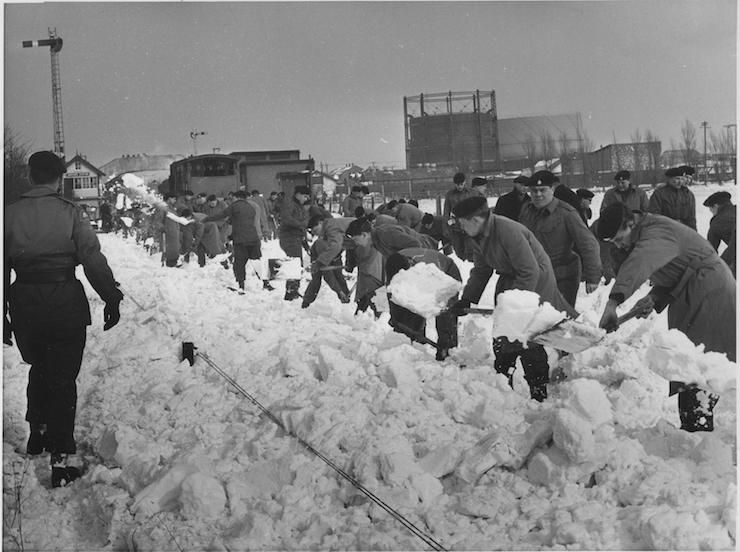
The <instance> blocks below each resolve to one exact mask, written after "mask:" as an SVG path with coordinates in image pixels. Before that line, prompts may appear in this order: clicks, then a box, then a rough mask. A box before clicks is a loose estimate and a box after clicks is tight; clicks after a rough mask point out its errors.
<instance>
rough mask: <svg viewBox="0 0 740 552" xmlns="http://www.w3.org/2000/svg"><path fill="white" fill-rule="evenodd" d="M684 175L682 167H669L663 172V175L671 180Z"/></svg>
mask: <svg viewBox="0 0 740 552" xmlns="http://www.w3.org/2000/svg"><path fill="white" fill-rule="evenodd" d="M685 174H686V173H685V172H684V168H683V167H671V168H670V169H668V170H667V171H666V172H665V175H666V176H667V177H668V178H673V177H675V176H684V175H685Z"/></svg>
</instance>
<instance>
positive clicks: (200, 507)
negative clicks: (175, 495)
mask: <svg viewBox="0 0 740 552" xmlns="http://www.w3.org/2000/svg"><path fill="white" fill-rule="evenodd" d="M180 505H181V506H182V513H183V515H184V516H185V517H187V518H190V519H207V520H213V519H217V518H219V517H221V515H222V514H223V511H224V508H226V493H225V492H224V488H223V485H221V483H220V482H219V481H218V480H217V479H214V478H213V477H210V476H208V475H205V474H203V473H193V474H190V475H188V476H187V477H186V478H185V479H183V481H182V484H181V485H180Z"/></svg>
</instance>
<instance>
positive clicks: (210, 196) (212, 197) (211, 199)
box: [206, 194, 218, 201]
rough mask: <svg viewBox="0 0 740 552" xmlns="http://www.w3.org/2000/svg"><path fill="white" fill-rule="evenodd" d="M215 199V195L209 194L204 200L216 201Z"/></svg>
mask: <svg viewBox="0 0 740 552" xmlns="http://www.w3.org/2000/svg"><path fill="white" fill-rule="evenodd" d="M217 199H218V198H217V197H216V194H211V195H209V196H208V197H207V198H206V200H207V201H216V200H217Z"/></svg>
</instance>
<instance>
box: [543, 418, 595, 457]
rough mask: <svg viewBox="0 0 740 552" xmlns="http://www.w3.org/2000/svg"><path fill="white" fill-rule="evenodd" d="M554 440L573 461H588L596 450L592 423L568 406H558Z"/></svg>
mask: <svg viewBox="0 0 740 552" xmlns="http://www.w3.org/2000/svg"><path fill="white" fill-rule="evenodd" d="M553 440H554V441H555V444H556V445H557V446H558V447H559V448H560V449H561V450H562V451H563V452H564V453H565V454H566V456H568V458H570V459H571V460H572V461H573V462H576V463H579V462H586V461H588V460H590V459H591V458H592V457H593V455H594V452H595V446H596V440H595V439H594V435H593V429H592V425H591V424H590V423H589V422H588V420H586V419H585V418H583V417H582V416H580V415H578V414H577V413H575V412H573V411H572V410H569V409H566V408H558V409H557V411H556V412H555V424H554V426H553Z"/></svg>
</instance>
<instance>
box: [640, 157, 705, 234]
mask: <svg viewBox="0 0 740 552" xmlns="http://www.w3.org/2000/svg"><path fill="white" fill-rule="evenodd" d="M691 174H693V169H692V168H691V167H688V166H683V167H673V168H671V169H668V170H667V171H666V172H665V175H666V177H667V178H668V183H667V185H665V186H662V187H660V188H658V189H657V190H655V191H654V192H653V195H652V196H650V202H649V203H648V209H647V210H648V211H649V212H651V213H655V214H656V215H663V216H666V217H668V218H672V219H673V220H677V221H678V222H680V223H681V224H685V225H686V226H688V227H689V228H692V229H693V230H696V199H695V198H694V194H693V192H692V191H691V190H689V188H688V186H687V184H688V182H689V181H690V178H691Z"/></svg>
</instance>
